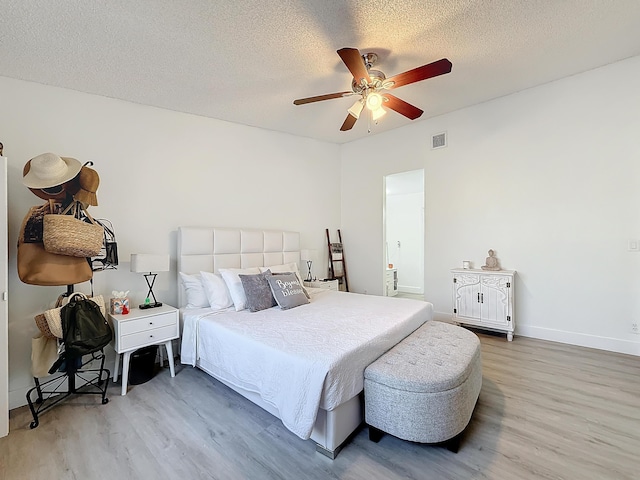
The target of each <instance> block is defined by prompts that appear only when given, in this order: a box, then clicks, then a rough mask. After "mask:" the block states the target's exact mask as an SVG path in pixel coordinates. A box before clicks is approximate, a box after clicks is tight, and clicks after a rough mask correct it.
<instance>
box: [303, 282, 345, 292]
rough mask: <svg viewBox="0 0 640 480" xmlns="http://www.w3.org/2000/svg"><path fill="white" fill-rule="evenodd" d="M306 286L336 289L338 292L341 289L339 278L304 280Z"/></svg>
mask: <svg viewBox="0 0 640 480" xmlns="http://www.w3.org/2000/svg"><path fill="white" fill-rule="evenodd" d="M302 283H303V284H304V286H305V287H310V288H324V289H325V290H335V291H336V292H337V291H338V290H339V287H340V284H339V283H338V280H324V281H323V280H315V281H312V282H307V281H304V282H302Z"/></svg>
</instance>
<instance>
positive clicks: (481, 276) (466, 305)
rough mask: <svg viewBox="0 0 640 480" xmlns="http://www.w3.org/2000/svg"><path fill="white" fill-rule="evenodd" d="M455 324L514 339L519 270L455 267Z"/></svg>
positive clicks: (453, 271)
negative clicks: (501, 334)
mask: <svg viewBox="0 0 640 480" xmlns="http://www.w3.org/2000/svg"><path fill="white" fill-rule="evenodd" d="M451 273H452V275H453V321H454V322H458V323H462V324H467V325H473V326H476V327H479V328H483V329H487V330H496V331H499V332H505V333H506V334H507V340H509V341H511V340H513V331H514V327H515V319H514V315H513V310H514V308H513V307H514V305H513V299H514V287H515V283H514V280H515V274H516V272H515V270H496V271H493V270H471V269H463V268H455V269H453V270H451Z"/></svg>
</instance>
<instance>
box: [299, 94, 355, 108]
mask: <svg viewBox="0 0 640 480" xmlns="http://www.w3.org/2000/svg"><path fill="white" fill-rule="evenodd" d="M349 95H353V92H338V93H328V94H326V95H318V96H316V97H308V98H299V99H298V100H294V101H293V104H294V105H304V104H305V103H313V102H321V101H322V100H331V99H332V98H342V97H348V96H349Z"/></svg>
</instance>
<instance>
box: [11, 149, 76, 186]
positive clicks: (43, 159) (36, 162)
mask: <svg viewBox="0 0 640 480" xmlns="http://www.w3.org/2000/svg"><path fill="white" fill-rule="evenodd" d="M29 163H30V168H29V171H28V172H27V173H26V175H24V177H22V183H24V184H25V186H27V187H29V188H51V187H55V186H58V185H62V184H63V183H66V182H68V181H69V180H71V179H73V177H75V176H76V175H77V174H78V172H80V169H81V168H82V164H81V163H80V162H79V161H78V160H76V159H75V158H67V157H59V156H58V155H56V154H55V153H43V154H41V155H38V156H37V157H34V158H32V159H31V160H29Z"/></svg>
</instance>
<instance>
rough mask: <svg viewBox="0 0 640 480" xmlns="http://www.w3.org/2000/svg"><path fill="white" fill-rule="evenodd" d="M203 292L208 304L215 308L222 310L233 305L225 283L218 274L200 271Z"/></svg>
mask: <svg viewBox="0 0 640 480" xmlns="http://www.w3.org/2000/svg"><path fill="white" fill-rule="evenodd" d="M200 275H201V277H202V286H203V287H204V293H205V294H206V296H207V299H208V301H209V306H210V307H211V308H213V309H215V310H222V309H223V308H228V307H231V306H232V305H233V300H232V299H231V296H230V295H229V290H227V285H226V283H225V282H224V280H223V279H222V277H221V276H220V275H216V274H214V273H211V272H200Z"/></svg>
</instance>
